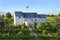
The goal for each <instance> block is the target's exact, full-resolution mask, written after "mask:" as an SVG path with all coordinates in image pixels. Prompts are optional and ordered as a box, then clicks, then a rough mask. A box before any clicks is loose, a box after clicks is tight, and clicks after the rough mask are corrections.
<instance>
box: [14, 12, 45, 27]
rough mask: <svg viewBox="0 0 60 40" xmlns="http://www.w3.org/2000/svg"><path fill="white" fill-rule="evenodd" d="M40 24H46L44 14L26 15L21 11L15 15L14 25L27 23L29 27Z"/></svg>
mask: <svg viewBox="0 0 60 40" xmlns="http://www.w3.org/2000/svg"><path fill="white" fill-rule="evenodd" d="M38 22H42V23H46V16H45V15H44V14H37V13H33V12H31V13H30V12H29V13H27V12H26V13H24V12H19V11H16V12H15V14H14V25H20V24H23V23H25V24H26V25H27V26H29V25H34V24H35V23H38Z"/></svg>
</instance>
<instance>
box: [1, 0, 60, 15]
mask: <svg viewBox="0 0 60 40" xmlns="http://www.w3.org/2000/svg"><path fill="white" fill-rule="evenodd" d="M26 6H29V8H28V9H26ZM8 11H10V12H11V14H12V13H13V12H14V11H24V12H26V11H27V12H38V13H40V14H42V13H43V14H57V13H60V0H0V12H8Z"/></svg>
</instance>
